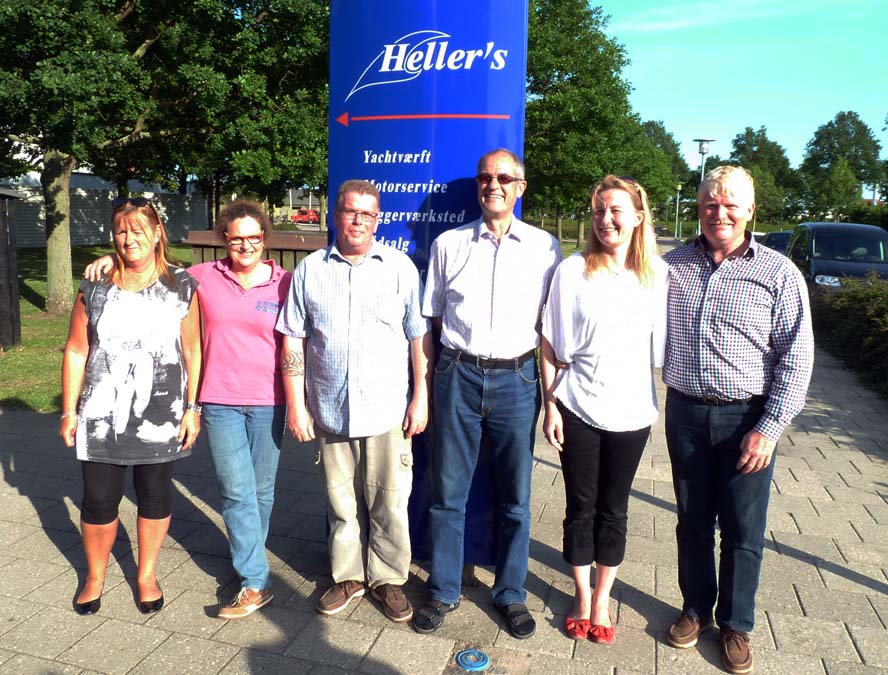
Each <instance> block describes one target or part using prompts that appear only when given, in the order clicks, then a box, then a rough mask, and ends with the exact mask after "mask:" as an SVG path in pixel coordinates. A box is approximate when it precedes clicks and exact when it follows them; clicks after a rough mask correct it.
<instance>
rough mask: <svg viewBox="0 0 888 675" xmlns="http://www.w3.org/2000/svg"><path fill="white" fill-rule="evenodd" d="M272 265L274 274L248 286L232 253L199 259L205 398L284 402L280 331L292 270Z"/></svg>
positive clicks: (202, 391)
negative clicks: (236, 270)
mask: <svg viewBox="0 0 888 675" xmlns="http://www.w3.org/2000/svg"><path fill="white" fill-rule="evenodd" d="M262 264H265V265H271V268H272V272H271V279H270V280H269V281H266V282H265V283H264V284H260V285H258V286H254V287H253V288H250V289H246V290H245V289H244V288H243V286H241V285H240V282H239V281H238V280H237V277H236V276H235V275H234V274H233V273H232V272H231V262H230V261H229V260H228V258H225V259H223V260H216V261H214V262H207V263H202V264H200V265H193V266H192V267H190V268H188V272H189V273H190V274H191V275H192V276H193V277H194V278H195V279H197V281H198V287H197V297H198V300H199V302H200V313H201V319H202V322H203V379H202V381H201V386H200V395H199V400H200V401H201V402H202V403H221V404H225V405H283V404H284V403H286V399H285V397H284V386H283V383H282V381H281V371H280V354H281V344H282V342H283V336H282V335H281V334H280V333H278V332H277V331H275V329H274V325H275V322H276V321H277V316H278V310H279V309H280V307H281V306H283V304H284V301H285V300H286V298H287V290H288V289H289V287H290V278H291V276H292V275H291V274H290V273H289V272H286V271H284V269H283V268H281V267H280V266H278V265H276V264H275V262H274V261H273V260H265V261H263V262H262Z"/></svg>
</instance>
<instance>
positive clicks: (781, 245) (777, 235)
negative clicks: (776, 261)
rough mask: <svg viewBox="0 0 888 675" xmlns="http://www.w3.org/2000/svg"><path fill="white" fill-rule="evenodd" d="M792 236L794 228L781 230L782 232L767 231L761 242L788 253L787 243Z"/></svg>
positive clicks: (780, 251) (779, 251)
mask: <svg viewBox="0 0 888 675" xmlns="http://www.w3.org/2000/svg"><path fill="white" fill-rule="evenodd" d="M791 236H792V230H781V231H780V232H767V233H765V236H764V237H762V238H761V239H760V240H759V243H760V244H764V245H765V246H767V247H768V248H773V249H774V250H775V251H777V252H778V253H786V245H787V244H788V243H789V238H790V237H791Z"/></svg>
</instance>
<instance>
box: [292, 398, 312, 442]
mask: <svg viewBox="0 0 888 675" xmlns="http://www.w3.org/2000/svg"><path fill="white" fill-rule="evenodd" d="M287 428H288V429H289V430H290V433H291V434H293V438H295V439H296V440H297V441H299V442H300V443H307V442H308V441H313V440H314V437H315V430H314V420H313V419H312V418H311V413H310V412H308V409H307V408H300V407H299V406H293V407H290V406H288V407H287Z"/></svg>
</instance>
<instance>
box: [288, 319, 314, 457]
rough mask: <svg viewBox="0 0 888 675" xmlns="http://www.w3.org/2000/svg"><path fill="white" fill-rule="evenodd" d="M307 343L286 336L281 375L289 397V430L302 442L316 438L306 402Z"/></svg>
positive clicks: (302, 339) (303, 339) (304, 339)
mask: <svg viewBox="0 0 888 675" xmlns="http://www.w3.org/2000/svg"><path fill="white" fill-rule="evenodd" d="M305 343H306V338H293V337H289V336H287V335H285V336H284V345H283V349H282V350H281V375H283V381H284V394H285V395H286V397H287V428H288V429H289V430H290V433H291V434H293V437H294V438H295V439H296V440H297V441H300V442H303V443H304V442H307V441H311V440H313V439H314V437H315V432H314V420H313V419H312V418H311V413H310V412H309V411H308V405H307V404H306V400H305Z"/></svg>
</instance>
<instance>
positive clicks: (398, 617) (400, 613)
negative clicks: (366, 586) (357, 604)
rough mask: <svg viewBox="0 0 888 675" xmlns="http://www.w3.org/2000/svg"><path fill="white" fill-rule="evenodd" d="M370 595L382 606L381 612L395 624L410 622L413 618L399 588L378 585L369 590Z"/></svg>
mask: <svg viewBox="0 0 888 675" xmlns="http://www.w3.org/2000/svg"><path fill="white" fill-rule="evenodd" d="M370 594H371V595H372V596H373V597H374V598H376V599H377V600H379V602H380V604H382V611H383V612H385V615H386V616H387V617H388V618H389V619H391V620H392V621H394V622H395V623H401V622H402V621H410V619H412V618H413V607H411V606H410V601H409V600H408V599H407V596H406V595H404V591H403V589H402V588H401V587H400V586H396V585H395V584H380V585H379V586H377V587H376V588H371V589H370Z"/></svg>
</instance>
